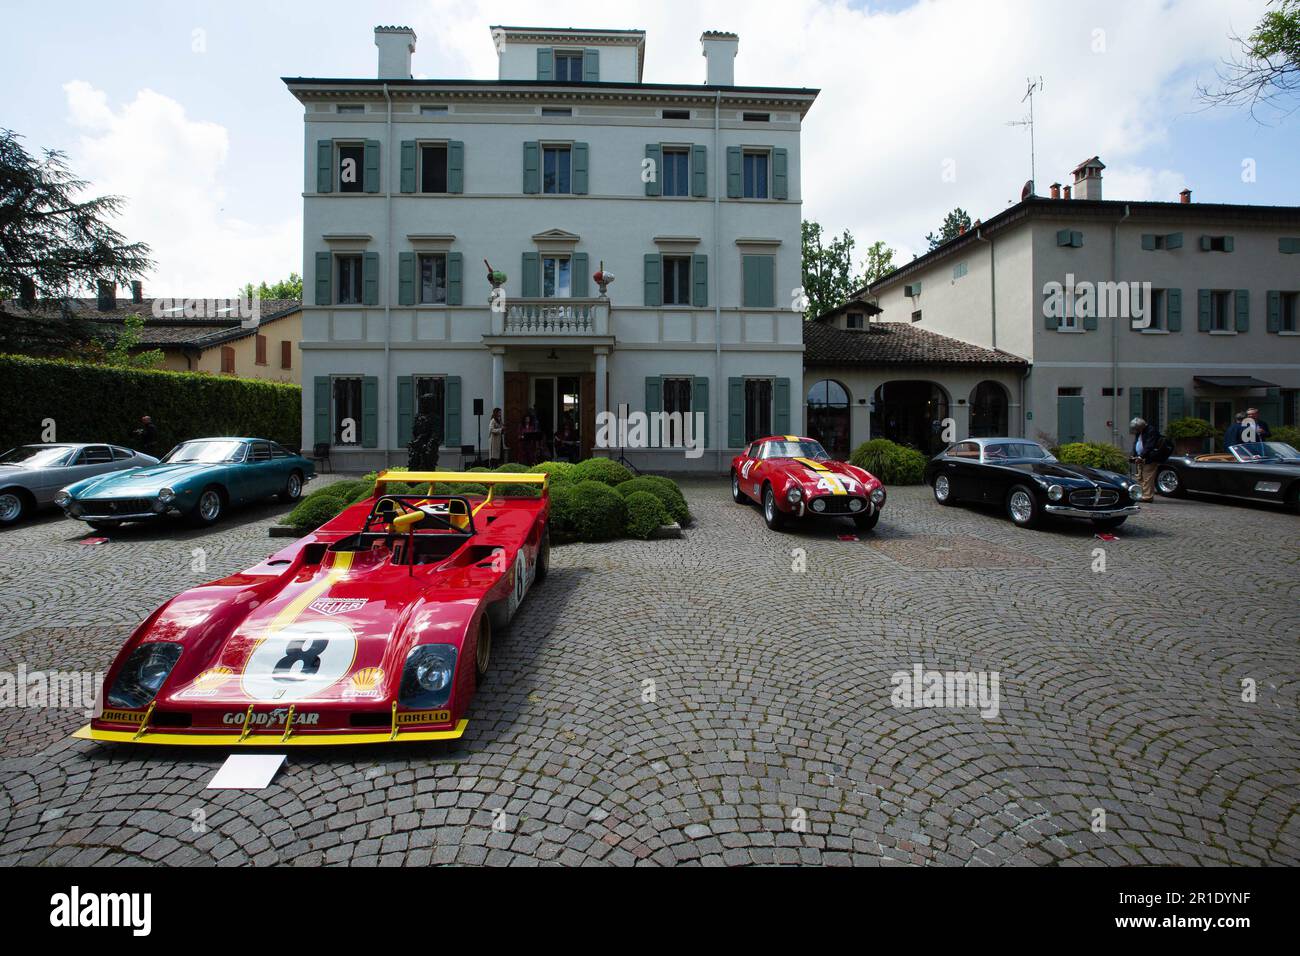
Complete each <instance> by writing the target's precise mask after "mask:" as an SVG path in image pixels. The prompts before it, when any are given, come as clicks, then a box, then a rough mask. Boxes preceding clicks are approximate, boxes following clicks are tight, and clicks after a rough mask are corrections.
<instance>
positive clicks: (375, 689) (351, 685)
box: [348, 667, 384, 697]
mask: <svg viewBox="0 0 1300 956" xmlns="http://www.w3.org/2000/svg"><path fill="white" fill-rule="evenodd" d="M383 682H384V669H383V668H382V667H363V668H361V670H359V671H357V672H356V673H355V674H353V675H352V678H351V680H349V681H348V693H349V694H355V695H356V696H358V697H373V696H374V695H375V694H377V693H379V688H380V686H381V685H382V684H383Z"/></svg>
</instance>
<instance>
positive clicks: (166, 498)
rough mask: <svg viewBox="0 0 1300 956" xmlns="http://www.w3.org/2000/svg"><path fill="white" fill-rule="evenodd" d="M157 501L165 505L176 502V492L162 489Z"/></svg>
mask: <svg viewBox="0 0 1300 956" xmlns="http://www.w3.org/2000/svg"><path fill="white" fill-rule="evenodd" d="M158 500H159V501H161V502H162V503H163V504H165V505H166V504H171V503H172V502H173V501H175V500H176V492H174V491H172V490H171V489H170V488H163V489H161V490H160V491H159V492H158Z"/></svg>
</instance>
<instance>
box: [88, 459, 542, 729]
mask: <svg viewBox="0 0 1300 956" xmlns="http://www.w3.org/2000/svg"><path fill="white" fill-rule="evenodd" d="M397 482H400V483H404V484H408V485H416V486H417V490H418V486H422V485H423V484H424V483H425V482H428V488H427V489H424V490H423V493H417V494H409V493H401V494H396V493H388V490H387V488H386V486H389V485H391V484H393V483H397ZM447 482H451V483H456V482H473V483H476V484H479V485H486V486H487V488H488V492H487V494H486V495H482V494H478V495H467V494H443V493H439V489H440V488H442V489H444V490H445V489H446V486H445V484H443V483H447ZM512 485H513V486H520V485H528V486H534V487H536V488H538V489H540V494H539V496H537V497H523V496H520V497H512V496H508V495H502V494H501V493H500V492H501V491H502V489H503V487H506V486H512ZM410 490H411V489H410V488H407V489H406V491H410ZM453 490H454V488H453ZM548 508H549V498H548V493H547V486H546V476H545V475H540V474H537V475H534V474H480V473H474V474H459V473H453V472H422V473H414V472H396V473H393V472H385V473H384V474H382V475H380V476H379V479H378V481H377V482H376V487H375V494H374V495H373V496H372V497H370V498H368V499H367V500H365V501H362V502H358V503H357V504H354V505H352V506H351V507H350V508H348V509H347V510H345V511H344V512H343V513H342V514H340V515H339V516H338V517H337V518H335V519H334V520H332V521H330V522H329V523H328V524H325V525H323V526H321V527H320V528H319V529H317V530H316V531H315V532H314V533H312V534H309V535H308V536H307V537H305V538H302V539H301V540H299V541H297V542H296V543H294V544H292V545H290V546H289V547H288V548H285V549H284V550H283V551H281V552H279V553H278V554H274V555H272V556H271V557H270V558H268V559H267V560H266V561H264V562H262V563H261V564H259V565H257V566H256V567H253V568H249V569H248V570H247V571H244V572H242V573H239V574H233V575H231V576H230V577H227V578H222V579H221V580H219V581H213V582H212V583H211V584H205V585H203V586H201V587H196V588H193V589H191V590H189V591H186V592H184V593H182V594H180V595H178V596H177V597H174V598H172V599H171V600H170V601H168V602H167V603H166V604H164V605H163V606H162V607H160V608H159V609H158V610H156V611H154V613H153V614H151V615H150V616H149V618H148V619H147V620H146V621H145V622H144V623H143V624H141V625H140V626H139V627H138V628H137V629H136V631H135V633H134V634H133V635H132V636H131V638H130V640H128V641H127V643H126V646H125V647H123V648H122V650H121V652H120V653H119V654H118V655H117V659H116V660H115V661H114V662H113V666H112V667H111V668H110V669H109V671H108V674H107V677H106V679H105V682H104V687H105V690H106V693H105V694H104V695H103V697H104V699H103V701H102V709H100V708H97V715H96V716H95V717H94V719H92V720H91V722H90V724H89V725H88V726H86V727H84V728H82V729H81V730H79V731H78V732H77V734H76V736H78V737H81V738H84V739H90V740H101V741H115V742H123V743H140V744H189V745H203V744H210V745H219V746H225V747H228V746H254V747H256V746H273V747H282V746H294V745H309V744H362V743H390V742H393V741H397V742H416V741H431V740H447V739H451V738H456V737H460V736H461V735H462V734H463V733H464V732H465V727H466V724H467V719H466V713H467V712H468V710H469V706H470V702H471V701H472V699H473V697H474V692H475V689H476V688H477V687H478V686H479V683H480V682H481V681H482V680H483V677H484V675H485V674H486V672H487V669H488V663H489V660H490V658H491V653H492V635H493V633H494V632H496V633H500V632H501V630H502V629H504V628H505V626H506V625H507V624H508V623H509V622H510V619H511V618H512V617H513V616H514V614H515V612H516V611H517V610H518V609H519V605H520V603H521V602H522V601H523V599H524V595H525V594H527V592H528V589H529V587H530V586H531V585H532V584H533V583H534V582H537V581H541V580H542V579H543V578H545V577H546V569H547V561H548V558H549V552H550V539H549V535H548V533H547V518H548Z"/></svg>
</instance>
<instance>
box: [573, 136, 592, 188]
mask: <svg viewBox="0 0 1300 956" xmlns="http://www.w3.org/2000/svg"><path fill="white" fill-rule="evenodd" d="M590 153H591V150H590V148H589V147H588V146H587V144H586V143H574V144H573V182H572V189H573V195H575V196H585V195H587V166H588V157H589V156H590Z"/></svg>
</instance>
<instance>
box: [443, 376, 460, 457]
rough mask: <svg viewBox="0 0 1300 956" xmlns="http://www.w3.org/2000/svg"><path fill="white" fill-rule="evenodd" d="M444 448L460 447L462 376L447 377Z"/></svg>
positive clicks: (444, 408)
mask: <svg viewBox="0 0 1300 956" xmlns="http://www.w3.org/2000/svg"><path fill="white" fill-rule="evenodd" d="M443 415H444V418H443V426H442V446H443V447H444V448H459V447H460V376H459V375H448V376H447V395H446V401H445V402H443Z"/></svg>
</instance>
